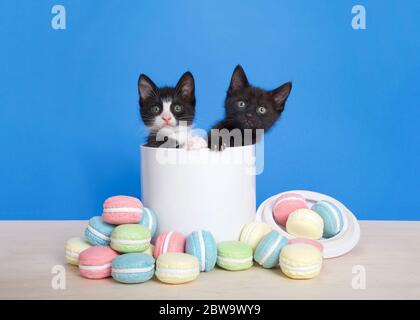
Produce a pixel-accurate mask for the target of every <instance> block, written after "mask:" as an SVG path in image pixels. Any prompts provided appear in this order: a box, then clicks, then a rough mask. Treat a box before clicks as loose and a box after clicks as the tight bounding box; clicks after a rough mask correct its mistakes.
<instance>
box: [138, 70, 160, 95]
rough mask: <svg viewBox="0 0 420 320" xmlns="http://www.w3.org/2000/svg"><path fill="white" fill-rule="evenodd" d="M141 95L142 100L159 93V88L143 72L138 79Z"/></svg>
mask: <svg viewBox="0 0 420 320" xmlns="http://www.w3.org/2000/svg"><path fill="white" fill-rule="evenodd" d="M138 89H139V96H140V99H141V100H144V99H147V98H148V97H153V96H155V95H157V92H158V88H157V86H156V85H155V84H154V83H153V81H152V80H150V78H149V77H148V76H146V75H145V74H141V75H140V77H139V81H138Z"/></svg>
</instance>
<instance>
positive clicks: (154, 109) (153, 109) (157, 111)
mask: <svg viewBox="0 0 420 320" xmlns="http://www.w3.org/2000/svg"><path fill="white" fill-rule="evenodd" d="M151 110H152V112H153V113H156V114H157V113H159V112H160V107H159V106H153V107H152V108H151Z"/></svg>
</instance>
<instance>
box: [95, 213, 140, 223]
mask: <svg viewBox="0 0 420 320" xmlns="http://www.w3.org/2000/svg"><path fill="white" fill-rule="evenodd" d="M102 219H103V220H104V221H105V222H106V223H109V224H114V225H121V224H129V223H138V222H139V221H140V220H141V214H140V213H139V212H118V213H117V212H104V213H102Z"/></svg>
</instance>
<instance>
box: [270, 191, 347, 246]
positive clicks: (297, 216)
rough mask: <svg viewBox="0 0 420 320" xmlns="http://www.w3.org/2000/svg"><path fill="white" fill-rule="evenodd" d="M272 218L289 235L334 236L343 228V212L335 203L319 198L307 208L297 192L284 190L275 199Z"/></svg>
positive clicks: (313, 237)
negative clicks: (284, 191) (319, 199)
mask: <svg viewBox="0 0 420 320" xmlns="http://www.w3.org/2000/svg"><path fill="white" fill-rule="evenodd" d="M273 218H274V220H275V221H276V223H277V224H278V225H279V226H281V227H285V228H286V231H287V232H288V233H289V234H290V235H292V236H295V237H301V238H307V239H313V240H319V239H321V238H326V239H328V238H331V237H334V236H335V235H337V234H338V233H340V231H341V230H342V228H343V214H342V212H341V210H340V209H339V208H338V207H337V206H336V205H335V204H333V203H332V202H330V201H327V200H321V201H318V202H317V203H315V204H314V205H313V206H312V207H311V208H309V206H308V203H307V202H306V200H305V198H304V197H303V196H302V195H300V194H299V193H297V192H286V193H283V194H282V195H281V196H279V197H278V198H277V199H276V201H275V203H274V205H273Z"/></svg>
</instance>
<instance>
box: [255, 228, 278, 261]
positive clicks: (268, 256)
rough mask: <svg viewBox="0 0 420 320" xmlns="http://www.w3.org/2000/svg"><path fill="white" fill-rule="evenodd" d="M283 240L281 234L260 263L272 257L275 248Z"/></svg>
mask: <svg viewBox="0 0 420 320" xmlns="http://www.w3.org/2000/svg"><path fill="white" fill-rule="evenodd" d="M281 240H282V236H280V235H279V236H278V238H277V240H276V241H275V242H274V243H273V244H272V245H271V246H270V248H269V249H268V250H267V252H266V254H265V255H264V256H263V257H262V258H261V260H260V261H259V263H260V264H264V263H265V262H266V261H267V260H268V258H270V256H271V255H272V254H273V252H274V250H276V248H277V246H278V245H279V244H280V242H281Z"/></svg>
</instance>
